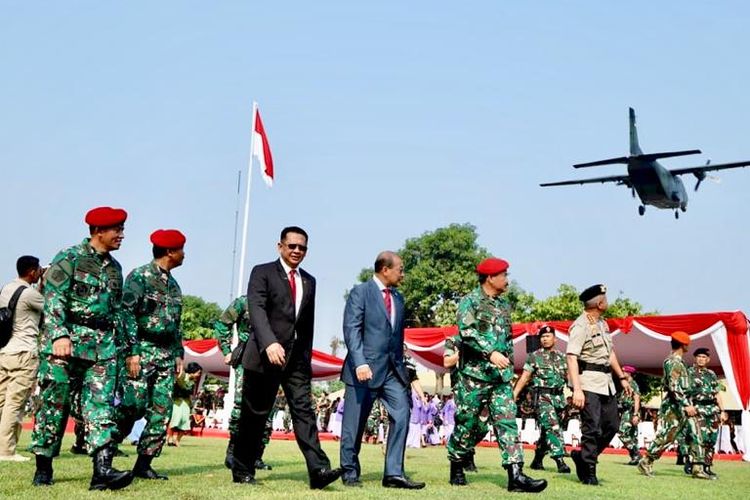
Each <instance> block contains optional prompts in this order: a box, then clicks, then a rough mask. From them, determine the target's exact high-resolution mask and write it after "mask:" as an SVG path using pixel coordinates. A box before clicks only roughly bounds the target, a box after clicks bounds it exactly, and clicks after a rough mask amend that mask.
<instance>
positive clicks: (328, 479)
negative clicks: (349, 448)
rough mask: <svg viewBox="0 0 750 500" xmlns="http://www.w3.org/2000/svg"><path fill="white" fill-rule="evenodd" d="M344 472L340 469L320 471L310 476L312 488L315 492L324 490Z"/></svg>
mask: <svg viewBox="0 0 750 500" xmlns="http://www.w3.org/2000/svg"><path fill="white" fill-rule="evenodd" d="M343 473H344V470H343V469H341V468H339V469H318V470H317V471H315V472H314V473H313V474H312V475H311V476H310V488H312V489H313V490H322V489H323V488H325V487H326V486H328V485H329V484H331V483H332V482H334V481H335V480H337V479H338V478H340V477H341V474H343Z"/></svg>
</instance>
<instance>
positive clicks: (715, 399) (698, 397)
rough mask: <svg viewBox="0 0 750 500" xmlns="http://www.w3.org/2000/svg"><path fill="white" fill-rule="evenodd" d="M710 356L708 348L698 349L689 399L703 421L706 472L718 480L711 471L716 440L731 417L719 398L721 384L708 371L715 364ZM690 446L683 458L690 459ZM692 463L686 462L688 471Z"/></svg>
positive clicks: (712, 373)
mask: <svg viewBox="0 0 750 500" xmlns="http://www.w3.org/2000/svg"><path fill="white" fill-rule="evenodd" d="M709 354H710V352H709V350H708V349H706V348H705V347H701V348H699V349H696V350H695V351H694V352H693V362H694V364H693V366H691V367H690V368H688V378H689V379H690V388H689V389H688V396H689V397H690V399H691V401H692V402H693V405H695V409H696V411H697V412H698V417H699V418H700V420H701V438H702V441H703V449H704V450H705V459H704V465H703V470H704V472H705V473H706V474H708V475H709V476H714V477H715V476H716V474H715V473H714V472H713V471H712V470H711V467H712V466H713V463H714V448H715V447H716V438H717V437H718V435H719V425H721V422H725V421H726V420H727V414H726V412H725V411H724V406H723V405H722V403H721V398H720V397H719V380H718V378H717V377H716V373H714V371H713V370H711V369H710V368H708V363H709V362H710V361H711V358H710V355H709ZM687 448H688V446H687V443H685V448H684V449H682V450H681V451H682V452H683V455H684V456H686V457H689V455H688V453H687ZM689 463H690V460H689V459H688V460H686V463H685V468H686V469H688V467H689Z"/></svg>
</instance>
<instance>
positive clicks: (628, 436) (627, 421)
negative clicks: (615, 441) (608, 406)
mask: <svg viewBox="0 0 750 500" xmlns="http://www.w3.org/2000/svg"><path fill="white" fill-rule="evenodd" d="M617 432H618V434H619V435H620V441H622V445H623V447H624V448H625V449H626V450H628V451H629V452H631V453H634V452H636V451H638V426H637V425H633V409H632V408H631V409H627V410H624V411H623V412H622V415H621V416H620V430H619V431H617Z"/></svg>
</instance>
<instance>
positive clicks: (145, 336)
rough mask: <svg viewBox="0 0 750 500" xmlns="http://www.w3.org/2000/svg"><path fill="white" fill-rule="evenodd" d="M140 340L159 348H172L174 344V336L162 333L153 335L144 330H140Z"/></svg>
mask: <svg viewBox="0 0 750 500" xmlns="http://www.w3.org/2000/svg"><path fill="white" fill-rule="evenodd" d="M138 340H145V341H146V342H149V343H151V344H154V345H155V346H157V347H165V348H167V347H171V345H172V343H173V342H174V335H171V336H170V335H164V334H162V333H160V334H153V333H148V332H145V331H143V330H138Z"/></svg>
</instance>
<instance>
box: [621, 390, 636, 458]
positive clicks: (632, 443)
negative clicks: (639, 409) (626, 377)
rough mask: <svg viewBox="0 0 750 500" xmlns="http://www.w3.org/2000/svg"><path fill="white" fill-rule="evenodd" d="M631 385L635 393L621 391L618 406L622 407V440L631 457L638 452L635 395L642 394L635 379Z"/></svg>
mask: <svg viewBox="0 0 750 500" xmlns="http://www.w3.org/2000/svg"><path fill="white" fill-rule="evenodd" d="M630 387H631V389H633V394H632V395H631V396H628V395H626V394H625V392H624V391H623V392H621V393H620V398H619V401H618V406H619V407H620V430H619V431H618V433H619V435H620V441H622V445H623V446H624V447H625V449H626V450H628V452H629V453H630V456H631V457H634V456H635V455H637V454H638V425H633V417H634V416H635V415H636V414H635V396H636V395H640V394H641V390H640V389H639V388H638V384H637V383H636V381H635V379H631V380H630Z"/></svg>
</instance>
